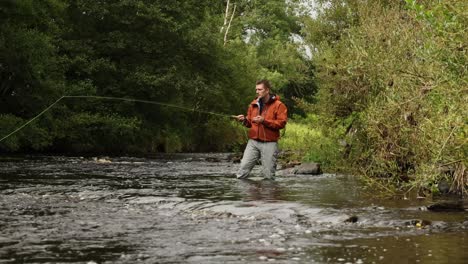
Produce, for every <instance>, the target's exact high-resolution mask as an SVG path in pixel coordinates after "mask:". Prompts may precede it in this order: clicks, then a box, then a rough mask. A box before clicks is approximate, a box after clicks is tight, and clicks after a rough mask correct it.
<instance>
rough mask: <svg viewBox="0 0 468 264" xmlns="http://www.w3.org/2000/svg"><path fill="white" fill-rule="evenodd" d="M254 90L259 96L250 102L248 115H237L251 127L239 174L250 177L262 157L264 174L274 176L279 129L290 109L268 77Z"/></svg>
mask: <svg viewBox="0 0 468 264" xmlns="http://www.w3.org/2000/svg"><path fill="white" fill-rule="evenodd" d="M255 91H256V93H257V98H256V99H255V100H253V101H252V103H251V104H250V105H249V108H248V110H247V116H244V115H238V116H235V118H236V119H237V120H238V121H240V122H242V123H243V124H244V125H245V126H246V127H248V128H250V129H249V141H248V142H247V146H246V148H245V151H244V156H243V157H242V161H241V165H240V168H239V171H238V172H237V178H239V179H242V178H247V177H248V176H249V173H250V171H251V170H252V168H253V167H254V166H255V163H256V162H257V160H258V159H259V158H260V159H261V162H262V174H263V177H264V178H265V179H269V180H274V179H275V171H276V156H277V154H278V139H279V137H280V132H279V131H280V129H282V128H284V127H285V126H286V122H287V121H288V110H287V108H286V106H285V105H284V104H283V103H282V102H281V101H280V100H279V99H280V98H279V96H277V95H274V94H271V93H270V92H271V85H270V82H269V81H268V80H260V81H257V83H256V86H255Z"/></svg>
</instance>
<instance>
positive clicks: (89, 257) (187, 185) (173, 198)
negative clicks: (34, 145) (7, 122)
mask: <svg viewBox="0 0 468 264" xmlns="http://www.w3.org/2000/svg"><path fill="white" fill-rule="evenodd" d="M109 161H110V162H107V161H106V160H104V161H97V160H93V159H91V158H70V157H28V158H24V157H22V158H3V159H2V160H1V161H0V263H16V262H21V263H43V262H72V263H73V262H81V263H105V262H107V263H134V262H142V263H257V262H258V263H262V262H265V261H275V262H276V263H292V262H294V263H467V262H468V243H467V241H468V213H466V212H458V213H435V212H428V211H421V210H420V207H422V206H424V205H427V204H428V203H429V202H430V201H418V200H377V199H375V196H372V195H370V194H369V193H367V192H366V191H364V190H363V187H362V186H361V184H360V183H359V182H358V181H356V179H355V178H354V177H350V176H342V175H330V174H324V175H321V176H306V175H294V176H293V175H288V174H287V173H286V172H284V171H283V172H280V174H284V175H283V176H281V177H278V180H277V181H276V182H268V181H261V180H260V179H254V180H237V179H235V178H234V177H233V175H234V173H235V171H236V169H237V166H238V165H237V164H232V163H231V162H229V161H228V160H227V155H225V154H185V155H182V154H180V155H173V156H167V155H166V156H160V157H156V158H153V159H139V158H127V157H122V158H111V159H109ZM254 173H258V171H254ZM351 216H355V217H356V218H357V222H356V223H351V222H348V221H346V220H348V219H349V218H350V217H351ZM356 218H354V220H356ZM419 220H426V221H430V224H429V225H427V226H424V225H423V226H422V227H419V226H415V223H417V221H419Z"/></svg>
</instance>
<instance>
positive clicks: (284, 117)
mask: <svg viewBox="0 0 468 264" xmlns="http://www.w3.org/2000/svg"><path fill="white" fill-rule="evenodd" d="M275 116H276V118H275V119H265V120H263V125H265V126H266V127H269V128H272V129H277V130H280V129H282V128H284V127H285V126H286V122H288V109H287V108H286V106H285V105H284V104H283V103H281V104H280V105H278V108H277V110H276V114H275Z"/></svg>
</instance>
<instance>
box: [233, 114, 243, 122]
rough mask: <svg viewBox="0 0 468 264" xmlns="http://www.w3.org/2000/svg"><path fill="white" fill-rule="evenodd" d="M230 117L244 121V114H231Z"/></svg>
mask: <svg viewBox="0 0 468 264" xmlns="http://www.w3.org/2000/svg"><path fill="white" fill-rule="evenodd" d="M232 118H234V119H236V120H237V121H239V122H244V120H245V116H244V115H233V116H232Z"/></svg>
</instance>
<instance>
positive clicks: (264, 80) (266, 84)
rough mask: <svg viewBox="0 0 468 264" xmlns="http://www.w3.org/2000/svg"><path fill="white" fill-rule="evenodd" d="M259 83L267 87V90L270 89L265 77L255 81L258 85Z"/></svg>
mask: <svg viewBox="0 0 468 264" xmlns="http://www.w3.org/2000/svg"><path fill="white" fill-rule="evenodd" d="M259 84H263V86H265V87H266V88H268V89H269V90H271V84H270V81H268V80H267V79H261V80H258V81H257V82H256V85H259Z"/></svg>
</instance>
